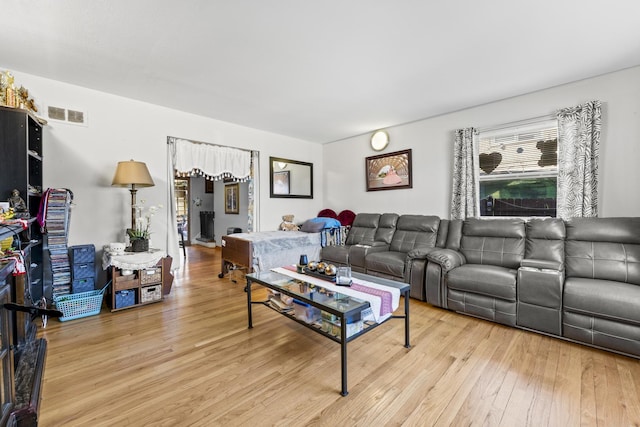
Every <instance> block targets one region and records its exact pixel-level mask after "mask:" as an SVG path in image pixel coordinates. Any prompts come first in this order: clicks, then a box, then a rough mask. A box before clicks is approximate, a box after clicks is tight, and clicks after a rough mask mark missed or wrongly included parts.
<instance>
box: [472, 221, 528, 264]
mask: <svg viewBox="0 0 640 427" xmlns="http://www.w3.org/2000/svg"><path fill="white" fill-rule="evenodd" d="M524 224H525V223H524V221H523V220H521V219H478V218H469V219H467V220H465V221H464V224H463V226H462V238H461V240H460V252H462V253H463V254H464V256H465V257H466V258H467V262H468V263H469V264H490V265H496V266H500V267H505V268H518V267H519V266H520V261H522V258H523V257H524V241H525V225H524Z"/></svg>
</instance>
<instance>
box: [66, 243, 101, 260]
mask: <svg viewBox="0 0 640 427" xmlns="http://www.w3.org/2000/svg"><path fill="white" fill-rule="evenodd" d="M69 253H70V255H71V263H72V264H87V263H92V264H93V263H94V262H95V260H96V248H95V246H94V245H78V246H71V247H70V248H69Z"/></svg>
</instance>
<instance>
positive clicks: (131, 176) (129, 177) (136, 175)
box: [111, 160, 155, 187]
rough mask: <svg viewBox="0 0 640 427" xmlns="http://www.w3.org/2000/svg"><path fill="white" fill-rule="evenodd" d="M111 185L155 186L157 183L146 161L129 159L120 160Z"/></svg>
mask: <svg viewBox="0 0 640 427" xmlns="http://www.w3.org/2000/svg"><path fill="white" fill-rule="evenodd" d="M111 185H112V186H114V187H129V186H135V187H153V186H154V185H155V184H154V183H153V179H151V174H149V169H147V165H146V164H145V163H144V162H136V161H134V160H128V161H124V162H118V167H117V168H116V173H115V175H114V176H113V181H112V182H111Z"/></svg>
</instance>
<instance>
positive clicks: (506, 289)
mask: <svg viewBox="0 0 640 427" xmlns="http://www.w3.org/2000/svg"><path fill="white" fill-rule="evenodd" d="M516 275H517V270H513V269H509V268H504V267H499V266H497V265H480V264H464V265H461V266H460V267H457V268H454V269H453V270H451V271H450V272H449V273H447V276H446V280H447V286H448V287H449V288H450V289H455V290H458V291H463V292H470V293H474V294H481V295H485V296H489V297H493V298H500V299H503V300H507V301H514V302H515V300H516Z"/></svg>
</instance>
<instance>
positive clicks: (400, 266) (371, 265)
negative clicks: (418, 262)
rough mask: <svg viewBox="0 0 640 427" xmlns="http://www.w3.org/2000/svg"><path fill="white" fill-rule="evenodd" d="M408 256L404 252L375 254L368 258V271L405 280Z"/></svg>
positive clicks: (369, 255)
mask: <svg viewBox="0 0 640 427" xmlns="http://www.w3.org/2000/svg"><path fill="white" fill-rule="evenodd" d="M406 258H407V256H406V254H405V253H402V252H388V251H384V252H375V253H372V254H368V255H367V258H366V264H367V271H369V270H372V271H375V272H378V273H382V274H386V275H389V276H394V277H398V278H404V268H405V260H406Z"/></svg>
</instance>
